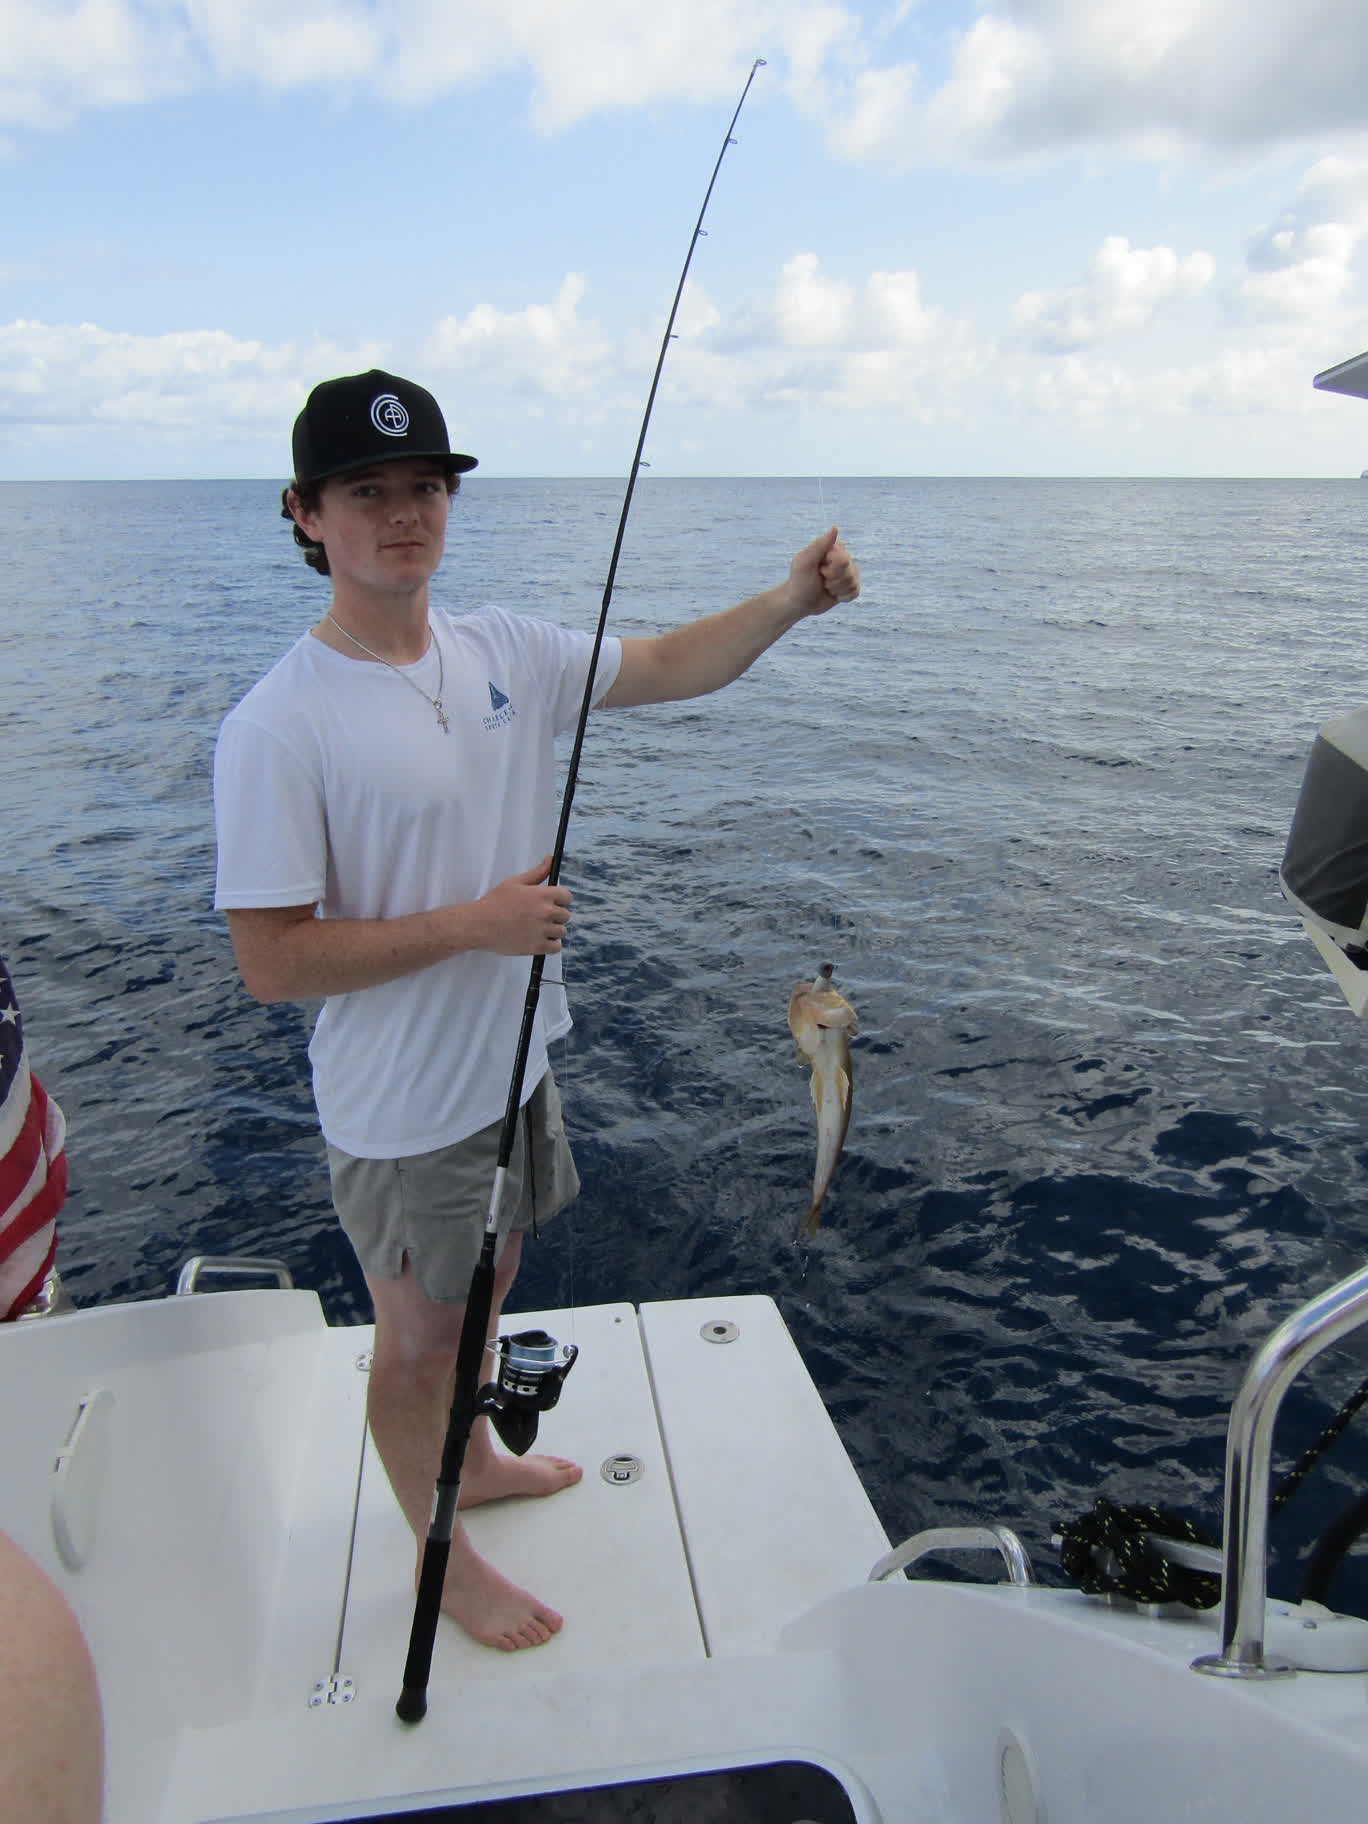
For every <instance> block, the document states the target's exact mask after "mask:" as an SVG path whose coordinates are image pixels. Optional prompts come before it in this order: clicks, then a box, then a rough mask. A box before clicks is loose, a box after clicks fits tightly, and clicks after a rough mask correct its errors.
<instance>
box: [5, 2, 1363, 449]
mask: <svg viewBox="0 0 1368 1824" xmlns="http://www.w3.org/2000/svg"><path fill="white" fill-rule="evenodd" d="M760 58H763V59H764V66H763V67H762V68H760V69H758V70H757V72H756V75H755V81H754V83H753V85H752V87H751V89H750V92H749V95H748V97H747V99H746V102H745V106H744V108H743V110H742V114H741V117H740V120H739V122H738V124H737V127H736V131H735V136H734V137H735V143H734V144H732V145H730V146H729V147H728V149H727V152H726V156H725V158H724V159H723V161H722V166H721V170H720V173H719V176H718V179H717V184H716V187H715V190H714V192H713V196H712V199H711V202H710V204H709V208H708V212H707V216H706V222H705V227H706V235H705V236H703V237H700V239H699V240H698V243H697V246H696V249H695V251H694V255H693V260H692V265H691V268H690V274H689V279H688V283H687V285H686V287H685V290H684V294H683V297H682V300H681V303H680V308H679V314H678V318H677V320H676V324H675V331H676V338H675V340H673V341H672V342H671V343H670V344H669V347H668V352H667V356H666V361H665V366H664V371H663V375H662V379H661V384H660V390H659V394H658V396H657V399H656V403H655V406H654V410H653V413H652V418H651V424H650V433H649V437H648V440H647V445H646V451H645V454H646V456H647V458H648V460H649V461H650V463H651V472H652V473H653V474H657V475H660V474H664V475H801V476H816V477H821V476H826V475H829V476H833V477H834V476H841V475H1251V476H1320V475H1329V476H1333V475H1347V476H1357V475H1358V474H1359V472H1360V471H1361V470H1362V469H1365V468H1368V408H1366V407H1365V405H1364V403H1363V402H1361V401H1358V400H1351V399H1346V398H1343V397H1339V396H1336V395H1328V394H1322V393H1317V392H1315V391H1314V390H1313V389H1312V386H1311V379H1312V376H1313V374H1315V373H1316V372H1318V371H1319V370H1321V369H1323V368H1326V367H1329V366H1332V365H1334V364H1335V363H1337V362H1339V361H1341V360H1344V359H1346V358H1348V357H1349V356H1350V355H1354V354H1357V353H1359V352H1360V351H1361V350H1363V349H1368V6H1365V4H1364V0H1301V3H1300V4H1299V5H1298V6H1296V7H1295V8H1294V7H1292V6H1290V5H1289V4H1288V0H1143V4H1141V3H1140V0H980V3H978V4H975V0H292V3H291V4H289V5H286V6H281V5H280V4H278V0H0V480H16V479H18V480H28V479H44V478H54V479H62V478H92V479H106V478H112V479H118V478H139V477H151V478H159V477H168V478H170V477H203V478H212V477H236V476H241V477H270V478H272V479H280V480H283V479H285V478H286V477H287V476H288V473H289V432H290V425H291V423H292V421H293V418H294V415H295V413H296V412H297V411H298V410H299V407H300V406H301V404H302V403H303V400H304V398H305V396H306V394H307V392H308V390H309V388H310V386H312V385H313V384H315V383H316V382H317V381H319V380H321V379H324V378H327V377H329V376H331V375H335V374H339V373H355V372H358V371H362V370H364V369H367V368H370V367H372V366H379V367H382V368H385V369H388V370H389V371H392V372H398V373H401V374H404V375H407V376H408V377H410V378H412V379H415V380H418V381H421V382H422V383H423V384H425V385H427V386H429V387H430V388H431V389H432V390H433V391H434V392H435V393H436V395H437V397H438V398H439V400H440V401H441V402H442V404H443V407H444V409H445V411H446V415H447V420H448V423H449V426H450V429H451V435H452V441H453V443H454V445H455V446H456V447H458V448H462V449H467V450H469V451H471V452H472V453H473V454H475V455H477V456H478V457H479V459H480V474H481V475H495V476H499V475H505V476H517V475H524V476H525V475H546V476H575V475H604V476H615V475H622V476H625V474H626V471H627V469H628V467H629V466H630V461H631V456H632V452H633V450H634V448H635V445H636V438H637V433H638V430H639V428H640V424H641V419H642V415H643V413H644V411H645V407H646V399H647V394H648V389H649V386H650V381H651V374H652V371H653V369H654V366H655V362H656V358H657V355H658V352H659V349H660V346H661V339H662V336H663V334H664V329H665V324H666V320H667V316H668V312H669V309H670V305H671V302H672V300H673V297H674V293H675V288H676V285H677V283H678V280H679V275H680V271H681V268H682V267H683V264H684V260H685V257H686V255H687V254H688V253H689V250H690V247H691V245H692V237H693V228H694V223H695V221H696V219H697V217H698V212H699V208H700V205H701V203H702V200H703V195H704V192H705V190H706V188H707V184H708V179H709V177H710V175H711V173H712V170H713V166H714V163H715V161H716V159H717V156H718V153H719V151H720V150H721V148H722V145H723V142H724V138H725V135H726V130H727V126H728V122H729V121H730V119H731V115H732V111H733V109H734V108H735V106H736V104H737V101H738V99H739V97H740V95H741V93H742V90H743V87H744V85H745V82H746V78H747V75H748V73H749V72H750V70H751V67H752V65H753V64H754V63H755V61H756V60H757V59H760Z"/></svg>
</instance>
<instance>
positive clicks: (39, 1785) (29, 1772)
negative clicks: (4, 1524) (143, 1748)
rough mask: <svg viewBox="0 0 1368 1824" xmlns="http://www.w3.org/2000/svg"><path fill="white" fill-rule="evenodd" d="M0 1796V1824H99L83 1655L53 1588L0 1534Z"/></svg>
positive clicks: (97, 1772) (92, 1690)
mask: <svg viewBox="0 0 1368 1824" xmlns="http://www.w3.org/2000/svg"><path fill="white" fill-rule="evenodd" d="M0 1794H3V1800H2V1801H0V1802H2V1803H3V1805H4V1812H5V1816H6V1817H7V1818H25V1819H30V1818H31V1819H40V1818H41V1819H44V1820H46V1821H48V1824H99V1819H100V1817H101V1815H102V1812H103V1794H104V1723H103V1719H102V1716H101V1712H100V1691H99V1686H98V1684H97V1682H96V1676H95V1667H94V1664H93V1663H92V1661H91V1657H90V1649H89V1647H88V1646H87V1645H86V1642H85V1636H84V1635H83V1634H82V1633H81V1627H80V1623H79V1622H78V1621H77V1619H76V1617H75V1615H73V1614H72V1612H71V1609H70V1607H69V1605H68V1603H67V1601H66V1599H65V1597H64V1596H63V1595H62V1594H61V1592H60V1591H59V1590H58V1588H57V1586H56V1584H55V1583H53V1581H52V1579H51V1578H50V1577H49V1576H48V1575H47V1573H46V1572H45V1571H43V1570H42V1569H41V1568H40V1567H39V1566H38V1564H36V1563H35V1561H34V1560H33V1559H32V1558H30V1557H29V1556H28V1554H27V1553H26V1552H24V1551H21V1550H20V1548H19V1546H17V1545H16V1544H15V1542H14V1540H12V1539H11V1538H9V1537H8V1536H7V1535H6V1534H4V1533H0Z"/></svg>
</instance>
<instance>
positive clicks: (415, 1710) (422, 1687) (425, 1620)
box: [394, 1533, 451, 1723]
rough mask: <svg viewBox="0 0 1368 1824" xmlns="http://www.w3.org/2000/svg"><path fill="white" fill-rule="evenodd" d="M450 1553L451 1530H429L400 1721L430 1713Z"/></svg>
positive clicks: (418, 1719) (418, 1720) (398, 1713)
mask: <svg viewBox="0 0 1368 1824" xmlns="http://www.w3.org/2000/svg"><path fill="white" fill-rule="evenodd" d="M450 1553H451V1537H450V1534H448V1536H447V1537H446V1538H445V1539H434V1538H433V1537H432V1535H431V1534H430V1533H429V1535H428V1539H427V1543H426V1544H425V1545H424V1547H423V1568H422V1570H421V1571H420V1572H419V1574H418V1600H417V1602H416V1603H415V1604H414V1609H413V1627H412V1629H411V1631H410V1633H409V1649H408V1658H407V1659H406V1660H405V1661H404V1688H403V1690H402V1691H401V1692H400V1694H399V1701H398V1703H397V1704H396V1705H395V1706H394V1714H395V1715H396V1716H397V1717H398V1718H399V1720H400V1722H401V1723H421V1722H422V1720H423V1718H424V1717H425V1716H426V1715H427V1687H428V1678H429V1676H430V1674H431V1672H432V1648H433V1644H434V1642H435V1641H436V1639H437V1623H438V1621H439V1620H440V1619H441V1613H442V1589H443V1586H444V1585H445V1583H446V1568H447V1559H448V1557H449V1556H450Z"/></svg>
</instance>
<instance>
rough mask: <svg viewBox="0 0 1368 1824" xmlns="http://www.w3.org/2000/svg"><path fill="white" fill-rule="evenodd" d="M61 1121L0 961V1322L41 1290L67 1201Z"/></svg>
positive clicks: (3, 960) (63, 1123)
mask: <svg viewBox="0 0 1368 1824" xmlns="http://www.w3.org/2000/svg"><path fill="white" fill-rule="evenodd" d="M65 1136H66V1123H65V1121H63V1119H62V1111H61V1109H60V1108H58V1106H57V1104H56V1103H55V1102H54V1101H53V1100H52V1098H51V1096H49V1095H47V1094H46V1092H45V1091H44V1089H43V1086H42V1084H41V1083H40V1082H39V1081H38V1079H37V1077H35V1076H34V1075H33V1074H32V1072H31V1071H30V1070H29V1067H28V1059H27V1058H26V1057H25V1056H24V1026H23V1022H22V1020H21V1019H20V1018H19V1003H18V1002H17V1001H16V999H15V996H14V984H13V982H12V981H11V980H10V976H9V970H8V969H6V967H5V959H4V958H3V957H0V1320H3V1319H5V1318H10V1317H18V1315H19V1313H20V1312H21V1311H22V1310H23V1309H24V1307H25V1306H26V1305H28V1304H29V1303H31V1302H32V1300H33V1299H34V1298H36V1297H37V1295H38V1293H39V1291H40V1290H41V1289H42V1284H43V1281H44V1279H45V1278H46V1277H47V1272H48V1268H49V1267H50V1266H51V1265H52V1259H53V1256H54V1255H55V1254H56V1252H57V1212H58V1210H59V1209H60V1208H61V1207H62V1199H63V1198H64V1197H65V1196H66V1179H67V1170H66V1154H65V1153H64V1152H63V1151H62V1142H63V1139H64V1138H65Z"/></svg>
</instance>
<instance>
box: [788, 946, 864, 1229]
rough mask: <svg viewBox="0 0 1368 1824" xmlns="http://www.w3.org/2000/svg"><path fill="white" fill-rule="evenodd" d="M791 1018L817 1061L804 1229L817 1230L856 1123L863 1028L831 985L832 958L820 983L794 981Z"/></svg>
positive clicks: (803, 1047)
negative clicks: (856, 1047) (855, 1068)
mask: <svg viewBox="0 0 1368 1824" xmlns="http://www.w3.org/2000/svg"><path fill="white" fill-rule="evenodd" d="M788 1023H789V1031H790V1032H791V1033H792V1034H793V1036H794V1038H795V1039H796V1040H797V1041H798V1056H799V1059H800V1060H802V1059H806V1060H807V1062H808V1063H809V1064H810V1065H811V1066H812V1103H813V1107H814V1108H815V1109H816V1110H817V1167H816V1170H815V1172H814V1173H813V1177H812V1206H811V1208H810V1209H809V1210H808V1212H807V1214H806V1215H805V1216H804V1218H803V1220H802V1222H801V1224H800V1225H799V1229H798V1232H799V1234H800V1235H815V1234H816V1232H817V1224H818V1223H819V1222H820V1221H821V1216H822V1199H823V1198H824V1197H825V1196H826V1194H827V1189H828V1187H829V1186H830V1184H831V1180H832V1177H833V1176H834V1174H835V1171H836V1161H837V1160H838V1159H839V1158H840V1156H841V1148H842V1147H843V1146H844V1145H845V1137H846V1129H847V1128H848V1127H849V1126H850V1041H851V1039H852V1038H853V1037H854V1036H855V1034H856V1033H857V1032H858V1031H859V1030H860V1026H859V1021H858V1020H857V1019H856V1018H855V1009H854V1008H853V1007H852V1006H851V1005H850V1002H849V1001H847V1000H846V999H845V998H844V997H843V996H842V995H840V994H838V993H837V992H836V990H835V989H834V988H833V987H832V985H831V964H830V963H823V964H822V968H821V973H820V974H819V975H818V977H817V979H816V981H815V982H795V983H794V986H793V992H792V994H790V996H789V1005H788Z"/></svg>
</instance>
